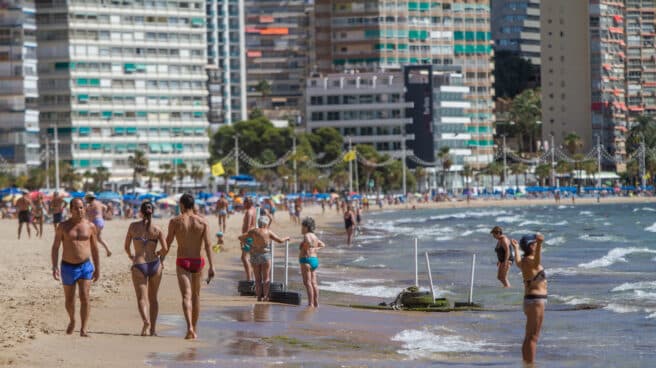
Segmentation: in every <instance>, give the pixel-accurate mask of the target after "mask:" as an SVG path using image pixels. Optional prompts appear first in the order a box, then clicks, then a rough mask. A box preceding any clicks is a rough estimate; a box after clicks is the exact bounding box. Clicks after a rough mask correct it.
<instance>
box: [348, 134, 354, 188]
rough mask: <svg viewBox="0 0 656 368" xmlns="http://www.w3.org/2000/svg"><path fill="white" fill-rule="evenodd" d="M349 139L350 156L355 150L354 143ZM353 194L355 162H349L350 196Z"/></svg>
mask: <svg viewBox="0 0 656 368" xmlns="http://www.w3.org/2000/svg"><path fill="white" fill-rule="evenodd" d="M348 139H349V154H350V153H351V151H352V150H353V143H352V142H351V136H349V137H348ZM352 192H353V161H349V195H351V193H352Z"/></svg>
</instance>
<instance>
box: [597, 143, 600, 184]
mask: <svg viewBox="0 0 656 368" xmlns="http://www.w3.org/2000/svg"><path fill="white" fill-rule="evenodd" d="M597 188H601V142H600V140H599V136H597Z"/></svg>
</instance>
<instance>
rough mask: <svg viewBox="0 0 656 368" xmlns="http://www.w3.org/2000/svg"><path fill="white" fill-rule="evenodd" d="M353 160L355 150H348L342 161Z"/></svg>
mask: <svg viewBox="0 0 656 368" xmlns="http://www.w3.org/2000/svg"><path fill="white" fill-rule="evenodd" d="M354 160H355V150H350V151H348V152H346V154H345V155H344V162H349V161H354Z"/></svg>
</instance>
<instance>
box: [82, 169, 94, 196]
mask: <svg viewBox="0 0 656 368" xmlns="http://www.w3.org/2000/svg"><path fill="white" fill-rule="evenodd" d="M82 177H83V178H84V184H83V185H82V188H83V190H84V191H85V192H86V191H88V190H89V180H91V179H92V178H93V174H92V173H91V171H90V170H86V171H84V173H82Z"/></svg>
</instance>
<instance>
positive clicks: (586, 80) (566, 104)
mask: <svg viewBox="0 0 656 368" xmlns="http://www.w3.org/2000/svg"><path fill="white" fill-rule="evenodd" d="M540 11H541V15H542V20H541V26H542V40H543V46H542V97H543V98H542V109H543V116H542V119H543V122H544V125H543V136H544V138H545V139H548V137H549V136H550V135H551V134H553V135H554V138H555V143H556V145H560V144H563V142H564V138H565V137H566V136H567V135H568V134H569V133H572V132H574V133H576V134H577V135H578V136H579V137H581V139H582V140H583V144H584V147H583V150H584V151H587V150H590V149H591V148H592V147H593V146H594V145H596V142H597V140H599V142H600V143H601V144H602V145H603V146H604V148H605V149H606V150H607V151H609V152H611V153H612V154H613V155H615V156H617V157H623V156H625V155H626V151H625V140H626V132H627V116H626V113H627V106H626V100H625V91H626V86H625V67H624V58H625V54H626V38H625V34H624V28H623V25H622V24H623V14H624V5H623V1H620V0H613V1H601V2H600V1H598V0H590V1H589V2H586V3H584V2H576V1H566V0H562V1H561V0H554V1H544V2H542V5H541V10H540ZM617 169H618V170H622V169H623V168H622V167H619V166H618V167H617Z"/></svg>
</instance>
